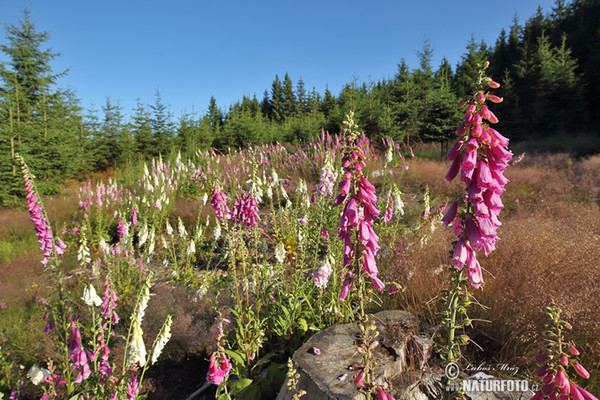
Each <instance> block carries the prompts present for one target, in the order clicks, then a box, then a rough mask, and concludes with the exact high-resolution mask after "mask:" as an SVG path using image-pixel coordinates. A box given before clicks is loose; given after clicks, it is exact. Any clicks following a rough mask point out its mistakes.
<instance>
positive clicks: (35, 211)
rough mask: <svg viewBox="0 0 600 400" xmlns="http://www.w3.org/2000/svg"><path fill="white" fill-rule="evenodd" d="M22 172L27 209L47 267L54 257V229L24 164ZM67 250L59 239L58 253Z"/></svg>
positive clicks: (43, 262)
mask: <svg viewBox="0 0 600 400" xmlns="http://www.w3.org/2000/svg"><path fill="white" fill-rule="evenodd" d="M22 172H23V179H24V180H25V191H26V192H27V194H26V195H25V198H26V199H27V209H28V210H29V214H30V215H31V222H33V226H34V228H35V234H36V236H37V237H38V242H39V243H40V250H42V251H43V252H44V259H43V260H42V264H44V265H46V264H48V261H50V256H51V255H52V249H53V247H54V237H53V235H52V228H51V227H50V224H49V223H48V222H47V219H46V215H45V213H44V212H43V211H42V208H41V207H40V203H39V202H38V201H37V196H38V193H37V191H35V190H34V188H33V182H32V180H31V177H30V173H29V169H28V168H27V166H26V165H25V163H24V162H23V168H22ZM66 248H67V245H66V244H65V243H64V242H63V241H62V240H61V239H60V238H58V239H57V241H56V248H55V251H56V253H57V254H63V253H64V250H65V249H66Z"/></svg>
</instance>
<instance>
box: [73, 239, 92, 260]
mask: <svg viewBox="0 0 600 400" xmlns="http://www.w3.org/2000/svg"><path fill="white" fill-rule="evenodd" d="M77 260H78V261H80V262H81V265H82V266H84V267H85V265H87V264H88V263H89V262H91V261H92V259H91V258H90V250H89V249H88V246H87V239H86V238H85V234H82V235H81V245H80V246H79V250H78V251H77Z"/></svg>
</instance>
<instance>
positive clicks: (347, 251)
mask: <svg viewBox="0 0 600 400" xmlns="http://www.w3.org/2000/svg"><path fill="white" fill-rule="evenodd" d="M342 167H344V170H345V172H344V176H343V178H342V181H341V182H340V184H339V187H340V194H339V195H338V196H337V197H336V199H335V202H334V204H335V205H336V206H339V205H340V204H342V203H343V202H344V201H345V200H347V199H348V197H349V200H347V201H346V204H345V206H344V211H343V213H342V217H341V219H340V233H339V236H338V237H339V238H340V239H342V240H344V268H348V267H349V266H350V265H351V264H352V260H353V259H354V257H355V256H356V252H357V251H360V253H361V255H362V271H363V272H365V273H366V274H367V275H369V277H370V278H371V282H372V283H373V285H374V286H375V288H376V289H377V290H379V291H380V292H381V291H383V288H384V284H383V282H381V280H379V278H377V274H378V273H379V271H378V269H377V265H376V263H375V255H376V254H377V251H379V245H378V244H377V242H378V240H379V237H378V236H377V234H376V233H375V231H373V226H372V225H373V218H374V217H375V218H377V217H378V216H379V210H378V209H377V207H376V206H375V203H376V202H377V196H376V195H375V187H374V186H373V185H372V184H371V183H370V182H369V181H368V180H367V178H365V177H364V175H363V173H362V169H363V168H364V167H365V156H364V153H363V151H362V150H361V149H360V147H356V146H355V147H354V148H352V149H350V150H349V151H348V152H347V153H346V154H345V155H344V157H343V158H342ZM353 184H354V185H353ZM357 229H358V232H359V236H360V244H362V248H361V249H359V246H358V243H356V244H353V243H352V235H353V234H355V233H356V230H357ZM353 282H354V273H353V272H352V270H348V271H347V272H346V275H345V277H344V286H343V287H342V291H341V293H340V299H341V300H345V299H346V297H348V293H349V292H350V289H351V287H352V284H353Z"/></svg>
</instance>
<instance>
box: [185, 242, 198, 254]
mask: <svg viewBox="0 0 600 400" xmlns="http://www.w3.org/2000/svg"><path fill="white" fill-rule="evenodd" d="M195 252H196V243H195V242H194V239H192V240H190V245H189V246H188V249H187V254H188V255H191V254H194V253H195Z"/></svg>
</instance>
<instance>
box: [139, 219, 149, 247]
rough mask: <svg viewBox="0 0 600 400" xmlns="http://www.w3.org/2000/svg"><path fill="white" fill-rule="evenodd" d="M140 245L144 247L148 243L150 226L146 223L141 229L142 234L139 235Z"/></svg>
mask: <svg viewBox="0 0 600 400" xmlns="http://www.w3.org/2000/svg"><path fill="white" fill-rule="evenodd" d="M139 238H140V239H139V245H140V246H143V245H144V243H146V240H148V225H147V224H146V222H145V221H144V225H142V227H141V228H140V233H139Z"/></svg>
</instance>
